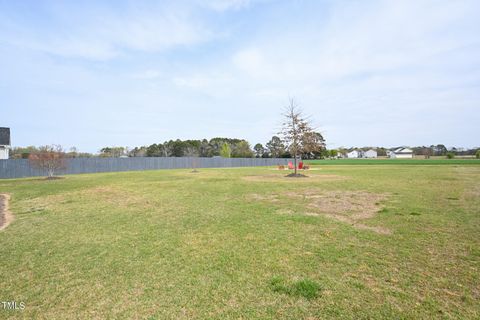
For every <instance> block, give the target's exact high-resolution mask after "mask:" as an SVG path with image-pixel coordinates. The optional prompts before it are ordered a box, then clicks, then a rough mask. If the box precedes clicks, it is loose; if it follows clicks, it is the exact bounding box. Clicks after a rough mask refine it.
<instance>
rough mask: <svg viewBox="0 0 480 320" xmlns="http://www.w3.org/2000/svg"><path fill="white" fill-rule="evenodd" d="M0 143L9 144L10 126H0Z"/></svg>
mask: <svg viewBox="0 0 480 320" xmlns="http://www.w3.org/2000/svg"><path fill="white" fill-rule="evenodd" d="M0 145H6V146H9V145H10V128H2V127H0Z"/></svg>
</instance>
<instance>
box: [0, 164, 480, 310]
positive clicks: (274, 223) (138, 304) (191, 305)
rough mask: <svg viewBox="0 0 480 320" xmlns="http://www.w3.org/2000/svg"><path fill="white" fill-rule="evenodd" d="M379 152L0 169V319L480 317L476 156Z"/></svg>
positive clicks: (479, 173) (479, 178)
mask: <svg viewBox="0 0 480 320" xmlns="http://www.w3.org/2000/svg"><path fill="white" fill-rule="evenodd" d="M342 161H344V160H342ZM372 161H379V160H372ZM386 161H388V162H389V163H391V164H392V165H374V164H371V165H366V166H362V165H358V166H357V165H356V166H344V165H338V166H337V165H328V166H313V167H314V168H313V169H315V170H311V171H310V172H308V175H309V176H310V177H309V178H301V179H293V180H292V179H291V178H283V175H285V172H280V171H276V170H273V169H272V168H243V169H201V170H200V172H199V173H190V172H189V170H160V171H144V172H125V173H106V174H88V175H87V174H86V175H72V176H67V177H66V178H65V179H62V180H54V181H44V180H39V179H18V180H0V193H9V194H11V198H12V201H11V211H12V212H13V213H14V215H15V220H14V221H13V223H12V224H10V226H9V227H8V228H7V229H5V230H4V231H1V232H0V301H17V302H24V304H25V309H24V310H23V311H19V310H17V311H12V310H10V311H6V310H3V309H1V308H0V319H3V318H9V317H11V318H27V319H34V318H35V319H42V318H43V319H78V318H80V319H95V318H99V319H104V318H107V319H117V318H120V319H135V318H138V319H239V318H242V319H324V318H327V319H328V318H338V319H379V318H385V319H392V318H397V319H399V318H400V319H403V318H406V319H430V318H452V319H453V318H455V319H458V318H465V319H478V318H480V304H479V303H478V301H480V270H479V268H480V236H479V235H480V209H479V208H480V165H463V164H464V163H466V162H467V161H462V162H461V163H457V162H449V163H453V164H454V165H442V166H408V165H401V163H402V162H400V161H398V160H397V161H395V160H394V161H391V160H386ZM409 161H412V160H409ZM436 161H440V160H436ZM320 163H321V164H324V163H325V164H327V163H329V161H324V162H320ZM332 164H340V161H339V162H332ZM375 164H376V163H375ZM359 206H360V207H361V208H364V211H365V212H357V213H358V217H356V218H355V217H354V215H351V214H352V212H354V210H357V209H358V208H359ZM342 208H347V209H348V208H350V209H351V210H352V211H351V212H350V211H349V210H350V209H349V210H346V211H345V212H340V211H341V210H340V209H342ZM374 209H375V211H378V213H377V214H376V215H374V216H368V217H367V215H366V213H367V212H370V211H372V210H374ZM337 211H338V212H337ZM372 212H373V211H372ZM327 213H328V214H327ZM362 214H364V216H362ZM352 221H354V222H352ZM383 231H385V232H383ZM0 307H1V304H0Z"/></svg>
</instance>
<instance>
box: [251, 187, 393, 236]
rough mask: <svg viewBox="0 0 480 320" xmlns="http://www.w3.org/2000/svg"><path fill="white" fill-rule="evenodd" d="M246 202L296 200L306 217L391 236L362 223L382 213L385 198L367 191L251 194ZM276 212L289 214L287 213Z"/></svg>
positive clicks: (386, 232) (383, 229) (387, 232)
mask: <svg viewBox="0 0 480 320" xmlns="http://www.w3.org/2000/svg"><path fill="white" fill-rule="evenodd" d="M249 198H250V199H252V200H258V201H268V202H273V203H283V202H281V201H282V200H286V201H288V202H291V201H292V200H297V201H301V202H303V203H305V212H304V214H305V215H308V216H324V217H327V218H331V219H334V220H337V221H340V222H343V223H347V224H350V225H352V226H353V227H355V228H357V229H360V230H369V231H373V232H376V233H379V234H391V233H392V231H391V230H389V229H388V228H384V227H379V226H370V225H367V224H365V223H364V222H365V221H366V220H368V219H370V218H373V217H374V216H375V215H376V214H377V213H378V212H379V211H381V210H382V206H381V203H382V201H384V200H385V199H386V198H387V195H386V194H378V193H371V192H366V191H323V190H305V191H302V193H285V194H266V195H260V194H253V195H250V197H249ZM277 211H278V212H290V210H287V209H283V211H282V210H280V211H279V210H277Z"/></svg>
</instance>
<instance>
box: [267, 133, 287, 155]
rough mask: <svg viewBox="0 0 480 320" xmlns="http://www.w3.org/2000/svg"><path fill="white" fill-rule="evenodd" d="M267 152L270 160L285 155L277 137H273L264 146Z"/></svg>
mask: <svg viewBox="0 0 480 320" xmlns="http://www.w3.org/2000/svg"><path fill="white" fill-rule="evenodd" d="M266 147H267V152H268V153H269V155H270V157H272V158H280V157H281V156H282V155H283V154H284V153H285V145H284V144H283V142H282V139H280V137H278V136H273V137H272V139H270V141H268V142H267V144H266Z"/></svg>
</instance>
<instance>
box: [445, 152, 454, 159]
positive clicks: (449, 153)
mask: <svg viewBox="0 0 480 320" xmlns="http://www.w3.org/2000/svg"><path fill="white" fill-rule="evenodd" d="M453 158H455V153H453V152H447V159H453Z"/></svg>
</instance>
